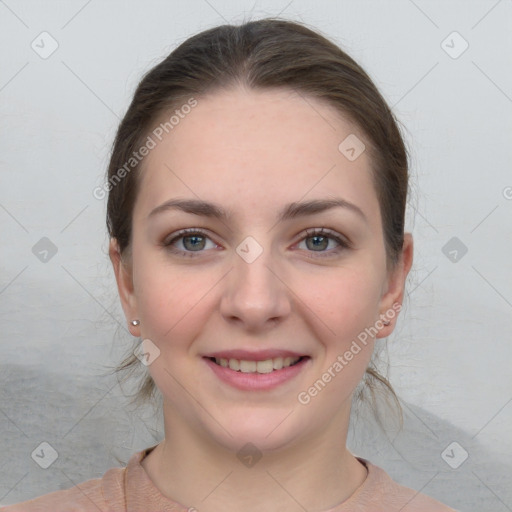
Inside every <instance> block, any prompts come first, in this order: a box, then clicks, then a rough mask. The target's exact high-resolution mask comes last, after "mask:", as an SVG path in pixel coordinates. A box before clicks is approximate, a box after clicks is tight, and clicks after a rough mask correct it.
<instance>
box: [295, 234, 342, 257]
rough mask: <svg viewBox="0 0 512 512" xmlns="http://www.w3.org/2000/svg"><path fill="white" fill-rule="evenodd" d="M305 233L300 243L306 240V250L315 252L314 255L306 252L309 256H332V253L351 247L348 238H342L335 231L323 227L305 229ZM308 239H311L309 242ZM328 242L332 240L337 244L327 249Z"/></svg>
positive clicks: (335, 253)
mask: <svg viewBox="0 0 512 512" xmlns="http://www.w3.org/2000/svg"><path fill="white" fill-rule="evenodd" d="M306 234H307V236H305V237H303V238H302V239H301V242H300V243H302V242H306V250H307V252H309V253H311V252H313V253H317V254H315V255H310V254H308V257H309V258H317V257H320V258H325V257H332V256H333V255H337V254H339V253H340V252H342V251H344V250H346V249H350V248H351V244H350V242H349V241H348V240H345V239H343V238H342V237H341V236H340V235H338V234H337V233H335V232H333V231H330V230H328V229H325V228H316V229H311V230H306ZM308 240H311V242H310V243H308ZM330 242H334V243H335V244H337V246H335V247H334V248H333V249H331V250H329V251H327V250H326V249H327V248H328V247H329V243H330Z"/></svg>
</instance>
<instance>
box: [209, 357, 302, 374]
mask: <svg viewBox="0 0 512 512" xmlns="http://www.w3.org/2000/svg"><path fill="white" fill-rule="evenodd" d="M308 357H309V356H301V357H276V358H274V359H266V360H264V361H246V360H243V359H224V358H218V357H208V358H207V359H209V360H210V361H213V362H214V363H216V364H218V365H219V366H223V367H224V368H230V369H231V370H233V371H236V372H240V373H272V372H273V371H279V370H282V369H283V368H288V367H290V366H294V365H296V364H297V363H299V362H300V361H302V360H304V359H307V358H308Z"/></svg>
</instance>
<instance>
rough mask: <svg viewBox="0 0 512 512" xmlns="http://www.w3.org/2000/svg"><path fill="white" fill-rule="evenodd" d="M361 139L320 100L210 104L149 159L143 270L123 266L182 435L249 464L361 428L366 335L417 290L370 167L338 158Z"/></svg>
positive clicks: (271, 95)
mask: <svg viewBox="0 0 512 512" xmlns="http://www.w3.org/2000/svg"><path fill="white" fill-rule="evenodd" d="M168 117H169V116H166V117H165V118H166V119H167V118H168ZM350 134H355V135H356V136H357V137H358V138H359V139H360V140H362V141H364V140H365V137H364V134H363V133H361V132H360V130H358V129H357V128H355V127H354V126H351V124H349V123H348V122H347V121H346V120H344V119H343V118H342V117H341V116H340V115H339V114H338V113H336V111H335V110H334V109H332V108H331V107H330V106H327V105H325V104H323V103H321V102H319V101H317V100H315V99H313V98H308V99H307V101H305V99H304V98H302V97H301V96H298V95H296V94H295V93H293V92H289V91H283V90H279V91H268V90H267V91H264V92H259V91H258V92H255V91H247V90H242V89H232V90H229V91H223V92H217V93H215V94H213V95H211V96H207V97H202V98H198V103H197V106H195V107H194V108H193V109H192V110H191V112H190V113H189V114H188V115H187V116H186V117H184V118H183V119H181V120H180V122H179V124H177V125H175V126H174V128H173V129H172V131H170V132H169V134H168V135H167V136H166V137H165V138H163V140H162V141H161V142H159V143H158V144H157V145H156V147H155V148H154V149H152V150H151V152H150V154H149V155H148V156H147V157H146V160H145V162H144V165H143V168H142V170H141V181H140V189H139V193H138V197H137V200H136V203H135V207H134V213H133V234H132V250H131V254H130V258H129V261H128V260H126V261H125V263H126V264H125V265H123V264H119V255H118V253H117V252H116V248H115V244H112V246H111V257H112V260H113V262H114V268H115V270H116V277H117V281H118V286H119V291H120V296H121V300H122V304H123V308H124V311H125V313H126V317H127V320H128V322H129V321H131V320H132V319H134V318H137V319H139V320H140V326H139V327H136V328H133V327H132V328H131V329H132V333H133V334H135V335H137V336H140V337H141V338H142V339H149V340H151V345H150V346H151V347H157V348H158V350H159V351H160V352H159V356H158V357H157V358H156V359H155V360H154V361H153V362H152V363H151V364H150V365H149V367H148V368H149V371H150V373H151V375H152V377H153V379H154V381H155V383H156V385H157V386H158V388H159V389H160V391H161V392H162V394H163V397H164V404H165V409H164V411H165V414H166V415H167V417H166V421H167V420H168V421H172V418H180V419H182V420H183V422H185V423H186V424H187V425H190V428H193V429H194V430H195V432H196V433H197V435H200V436H203V437H204V438H205V439H214V440H215V441H217V442H218V443H220V444H222V445H223V446H225V447H229V448H233V449H239V448H240V446H241V445H243V444H245V443H246V442H248V441H251V442H252V443H254V444H255V445H256V446H259V447H260V448H268V449H271V448H277V447H280V446H285V445H290V444H293V443H294V442H300V441H301V440H302V439H304V438H305V437H307V436H314V435H316V434H318V433H320V432H322V431H324V430H325V429H326V428H327V427H328V426H332V427H333V429H334V430H336V429H338V430H339V428H340V427H341V426H342V424H343V423H344V422H346V421H348V412H349V410H350V400H351V394H352V392H353V391H354V388H355V387H356V385H357V384H358V383H359V381H360V380H361V378H362V377H363V375H364V372H365V369H366V367H367V365H368V362H369V360H370V358H371V354H372V350H373V347H374V341H375V340H374V337H372V336H374V334H371V335H370V336H368V330H367V331H366V333H367V334H366V341H365V342H364V343H363V342H362V341H361V340H362V338H364V335H363V336H362V333H364V332H365V329H369V328H371V327H372V326H373V327H374V326H375V324H376V321H377V320H379V315H380V314H382V313H385V312H387V311H389V310H391V308H392V306H393V304H396V303H397V302H398V303H401V298H402V291H403V284H404V279H405V275H406V272H404V271H403V269H402V271H401V272H400V271H399V272H396V273H391V272H389V271H388V270H387V269H386V253H385V249H384V240H383V233H382V225H381V216H380V211H379V204H378V200H377V196H376V193H375V190H374V188H373V185H372V182H371V175H370V160H369V156H368V154H367V152H366V151H365V152H363V153H362V154H361V155H360V156H359V157H358V158H357V159H355V160H353V161H350V160H349V159H347V158H346V156H345V155H344V154H343V153H341V152H340V150H339V149H338V146H339V145H340V142H342V141H343V140H344V139H345V138H346V137H347V136H349V135H350ZM176 200H180V201H194V202H195V203H191V202H189V203H187V204H185V205H183V204H182V207H179V206H177V205H176V204H175V205H174V206H172V205H171V204H170V203H169V202H170V201H176ZM322 201H331V202H333V201H340V202H342V201H344V202H346V203H350V204H351V205H353V206H352V207H346V206H345V207H344V206H339V205H338V206H332V203H330V206H331V207H327V206H329V203H327V204H323V203H322ZM200 202H201V203H208V204H207V205H205V204H203V205H202V206H201V204H200ZM303 203H304V204H306V203H309V208H308V207H307V205H306V207H304V208H302V209H301V208H300V205H301V204H303ZM322 204H323V206H322ZM290 205H291V206H290ZM312 205H313V206H314V205H316V208H313V207H312ZM319 205H320V207H319ZM222 212H223V213H224V214H225V216H219V214H220V213H222ZM183 230H187V232H183ZM116 262H117V263H116ZM406 270H408V268H407V269H406ZM393 312H394V313H395V311H393ZM396 314H397V313H396ZM393 316H394V315H393ZM378 325H379V326H380V330H379V333H378V334H377V337H384V336H387V335H389V333H390V331H391V330H392V328H393V327H389V328H382V324H381V323H380V324H379V323H378ZM392 325H393V324H392ZM370 332H371V331H370ZM358 336H359V338H358ZM354 342H355V343H356V346H357V347H358V348H356V346H355V345H354ZM146 343H147V342H146ZM151 350H155V349H154V348H151ZM228 351H232V352H228ZM237 351H238V352H237ZM347 353H351V354H352V356H351V357H350V354H347ZM215 357H216V358H217V359H216V361H217V362H214V360H212V359H210V358H215ZM280 357H282V358H283V359H282V360H280V359H279V358H280ZM285 357H292V359H291V360H290V359H288V360H286V359H284V358H285ZM298 357H301V358H302V359H300V360H299V362H298V363H297V364H294V365H293V366H290V367H288V368H282V369H278V368H279V366H280V365H281V364H285V365H286V364H290V363H293V362H294V361H295V360H296V359H297V358H298ZM222 359H227V360H228V361H227V363H226V362H225V361H222ZM229 359H231V361H229ZM269 359H271V360H272V362H271V363H269V362H268V360H269ZM239 360H243V361H242V362H241V363H239V362H238V361H239ZM264 360H266V362H262V361H264ZM257 361H260V364H258V363H257ZM218 363H220V364H218ZM222 364H224V365H225V364H228V367H227V368H226V367H223V366H222ZM237 365H241V366H242V368H241V369H242V370H246V371H238V367H237ZM269 365H270V366H269ZM274 367H276V369H275V370H272V371H270V370H271V369H272V368H274ZM254 370H257V371H256V372H254ZM260 372H261V373H260ZM267 372H268V373H267ZM326 374H328V375H327V376H326ZM329 376H330V378H329ZM319 379H320V380H321V381H322V383H321V384H318V381H319ZM315 382H317V386H316V388H315V387H314V385H315ZM312 387H313V390H312V391H311V389H312ZM315 390H316V392H315Z"/></svg>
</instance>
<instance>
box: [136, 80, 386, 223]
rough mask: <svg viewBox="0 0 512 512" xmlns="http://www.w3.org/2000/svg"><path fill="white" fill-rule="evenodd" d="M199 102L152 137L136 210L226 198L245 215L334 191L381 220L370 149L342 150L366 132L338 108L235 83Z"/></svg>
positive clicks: (164, 118) (222, 201)
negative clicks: (354, 154) (353, 155)
mask: <svg viewBox="0 0 512 512" xmlns="http://www.w3.org/2000/svg"><path fill="white" fill-rule="evenodd" d="M196 100H197V105H196V106H195V107H193V108H191V109H186V111H187V112H188V113H187V114H184V113H182V114H181V116H179V120H178V117H177V116H175V117H174V119H173V121H174V123H173V124H172V125H171V124H168V125H167V132H168V133H166V131H165V130H164V131H163V136H162V137H161V138H162V140H161V141H160V140H158V139H157V138H155V137H154V136H153V139H154V140H155V142H156V146H155V147H154V148H153V149H152V150H151V151H150V153H149V154H148V156H147V157H146V158H145V160H144V162H143V166H142V169H141V183H140V185H141V186H140V189H139V197H138V199H137V205H136V208H137V209H138V211H139V212H143V213H148V212H149V211H150V210H151V209H152V208H154V207H155V206H157V205H158V204H160V203H162V202H164V201H166V200H168V199H170V198H172V197H186V198H196V199H197V198H201V199H205V200H209V201H212V202H216V203H220V204H223V205H226V204H229V209H230V210H234V211H239V213H240V215H241V216H244V215H249V214H250V212H252V215H254V214H255V212H258V211H259V210H265V211H277V209H279V206H280V205H282V204H284V203H289V202H293V201H299V200H301V199H302V198H304V199H317V198H321V197H326V196H328V195H329V196H331V197H332V196H336V197H342V198H343V199H345V200H347V201H350V202H353V203H356V204H358V205H359V206H360V207H361V209H363V210H364V211H365V213H366V215H367V216H368V217H370V218H371V217H375V216H377V219H379V218H380V214H379V211H378V202H377V198H376V194H375V191H374V189H373V184H372V180H371V173H370V159H369V156H368V154H367V153H368V152H367V151H365V152H363V153H362V154H361V155H360V156H359V157H358V158H357V159H355V160H353V161H350V160H349V159H347V157H346V156H345V155H344V154H343V153H342V152H340V150H339V145H340V143H341V142H342V141H343V140H345V139H346V138H347V137H348V136H351V135H352V136H353V135H356V136H357V137H358V138H359V139H360V140H361V141H363V140H364V139H365V136H364V133H362V132H361V130H360V129H358V128H357V127H356V126H355V125H353V124H352V123H350V122H349V121H348V120H347V119H345V118H343V117H342V116H341V115H340V114H339V113H338V112H337V111H336V110H335V109H334V108H333V107H331V106H329V105H326V104H325V103H324V102H322V101H319V100H316V99H315V98H311V97H306V96H304V95H301V94H297V93H295V92H294V91H291V90H256V91H255V90H246V89H243V88H233V89H229V90H223V91H219V92H216V93H213V94H211V95H207V96H203V97H199V98H196ZM184 111H185V110H184ZM172 115H173V112H170V113H165V115H163V116H162V117H161V119H159V120H158V122H157V123H156V124H155V126H158V125H159V124H160V123H165V122H166V121H169V119H170V117H171V116H172ZM161 126H162V125H161ZM170 126H172V128H170ZM160 131H162V130H160Z"/></svg>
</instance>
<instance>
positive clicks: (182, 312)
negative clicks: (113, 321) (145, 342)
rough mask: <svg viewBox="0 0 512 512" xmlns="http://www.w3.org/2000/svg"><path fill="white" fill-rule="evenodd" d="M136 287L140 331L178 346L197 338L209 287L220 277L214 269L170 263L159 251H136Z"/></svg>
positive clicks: (162, 342)
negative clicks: (206, 270)
mask: <svg viewBox="0 0 512 512" xmlns="http://www.w3.org/2000/svg"><path fill="white" fill-rule="evenodd" d="M133 257H134V263H135V264H134V287H135V293H136V296H137V302H138V311H139V316H140V320H141V326H142V327H141V333H142V334H143V336H144V337H146V338H149V339H151V340H152V341H153V342H154V343H156V344H157V345H158V346H161V345H162V344H168V343H170V342H172V344H173V346H178V345H180V344H182V342H181V341H180V340H183V343H185V342H187V340H190V339H193V338H194V330H197V331H198V330H199V329H200V327H201V325H202V323H203V321H204V320H203V318H202V314H204V311H205V306H206V305H207V304H208V295H207V293H208V291H209V290H211V289H212V288H213V287H214V285H215V283H216V282H217V281H218V279H216V278H215V276H212V275H211V272H210V273H208V272H198V271H197V269H194V268H193V267H188V268H187V267H186V266H184V265H182V266H180V265H170V264H166V263H165V261H162V257H161V256H158V255H151V254H147V253H146V254H144V253H142V251H141V254H140V255H136V254H134V256H133Z"/></svg>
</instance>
